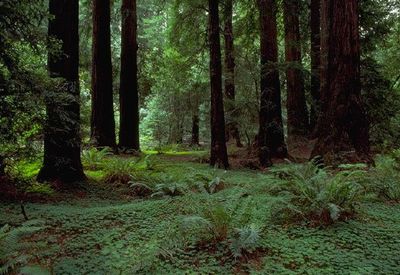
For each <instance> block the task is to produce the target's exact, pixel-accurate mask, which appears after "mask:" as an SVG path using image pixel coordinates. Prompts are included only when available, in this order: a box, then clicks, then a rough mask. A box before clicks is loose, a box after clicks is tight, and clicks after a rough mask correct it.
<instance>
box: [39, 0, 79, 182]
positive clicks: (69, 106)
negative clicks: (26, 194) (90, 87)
mask: <svg viewBox="0 0 400 275" xmlns="http://www.w3.org/2000/svg"><path fill="white" fill-rule="evenodd" d="M49 5H50V14H52V15H53V16H54V18H53V19H51V20H50V22H49V36H51V37H54V38H55V39H58V40H60V42H61V44H62V47H61V50H62V54H61V55H59V54H57V55H54V54H52V53H50V54H49V62H48V67H49V73H50V76H51V77H53V78H60V83H59V85H58V87H57V90H56V92H55V94H54V95H52V96H49V97H48V98H47V99H46V105H47V106H46V107H47V125H46V129H45V137H44V161H43V167H42V169H41V170H40V172H39V175H38V181H41V182H43V181H60V182H63V183H68V182H75V181H80V180H84V179H85V175H84V173H83V168H82V163H81V157H80V152H81V150H80V149H81V137H80V106H79V104H80V102H79V76H78V66H79V34H78V22H79V1H78V0H68V1H64V0H50V2H49Z"/></svg>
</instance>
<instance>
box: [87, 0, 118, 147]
mask: <svg viewBox="0 0 400 275" xmlns="http://www.w3.org/2000/svg"><path fill="white" fill-rule="evenodd" d="M110 23H111V22H110V0H94V1H93V56H92V117H91V139H92V143H93V144H94V145H95V146H97V147H105V146H108V147H115V145H116V141H115V120H114V104H113V85H112V81H113V80H112V64H111V35H110Z"/></svg>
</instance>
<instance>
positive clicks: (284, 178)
mask: <svg viewBox="0 0 400 275" xmlns="http://www.w3.org/2000/svg"><path fill="white" fill-rule="evenodd" d="M273 172H274V173H275V174H276V175H278V176H279V178H280V179H281V180H279V181H277V183H276V184H275V185H274V186H273V187H272V188H271V191H272V192H275V193H279V194H281V195H283V198H284V199H283V200H282V201H281V203H278V204H277V205H275V209H274V215H276V216H277V217H278V218H283V219H284V220H285V221H287V220H299V219H300V220H307V221H311V222H312V223H317V224H320V223H322V224H330V223H332V222H335V221H338V220H344V219H347V218H349V217H351V216H353V215H354V214H355V210H356V207H357V206H358V205H359V203H360V202H361V201H363V199H364V198H365V197H366V192H365V190H364V188H363V187H362V185H361V184H359V183H358V181H359V179H360V178H361V175H363V174H364V173H365V171H362V170H358V169H355V170H343V171H340V172H337V173H333V172H331V171H329V169H327V168H323V167H321V166H320V165H318V164H317V163H316V162H314V161H311V162H309V163H307V164H304V165H295V164H292V165H289V166H287V167H285V168H281V169H274V170H273Z"/></svg>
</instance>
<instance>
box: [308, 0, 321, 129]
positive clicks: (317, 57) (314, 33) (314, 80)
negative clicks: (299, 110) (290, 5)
mask: <svg viewBox="0 0 400 275" xmlns="http://www.w3.org/2000/svg"><path fill="white" fill-rule="evenodd" d="M310 9H311V12H310V13H311V16H310V29H311V96H312V105H311V112H310V129H311V130H314V129H315V127H316V124H317V120H318V116H319V113H320V109H321V106H320V74H321V70H320V68H321V37H320V33H321V19H320V15H321V14H320V10H321V0H311V5H310Z"/></svg>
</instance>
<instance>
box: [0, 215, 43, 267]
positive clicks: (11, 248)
mask: <svg viewBox="0 0 400 275" xmlns="http://www.w3.org/2000/svg"><path fill="white" fill-rule="evenodd" d="M40 229H41V227H39V226H37V222H36V221H34V222H27V223H25V224H23V225H22V226H20V227H18V228H11V227H10V226H8V225H5V226H3V227H2V228H1V229H0V274H8V273H9V272H12V271H15V270H16V269H17V268H18V267H21V266H23V265H24V264H26V263H27V261H28V260H29V257H28V256H25V255H23V252H24V251H25V250H27V249H29V248H31V247H32V246H33V245H32V244H30V243H23V242H21V239H22V238H24V237H26V236H29V235H31V234H33V233H35V232H37V231H38V230H40Z"/></svg>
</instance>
